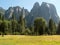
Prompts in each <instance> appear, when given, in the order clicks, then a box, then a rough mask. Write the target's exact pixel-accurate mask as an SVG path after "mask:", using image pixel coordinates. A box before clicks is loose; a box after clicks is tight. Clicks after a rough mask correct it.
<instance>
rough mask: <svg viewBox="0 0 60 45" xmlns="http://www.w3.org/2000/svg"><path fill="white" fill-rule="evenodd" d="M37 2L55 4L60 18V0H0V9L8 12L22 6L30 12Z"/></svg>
mask: <svg viewBox="0 0 60 45" xmlns="http://www.w3.org/2000/svg"><path fill="white" fill-rule="evenodd" d="M35 2H39V4H40V5H41V3H42V2H47V3H52V4H54V5H55V7H56V10H57V13H58V15H59V17H60V0H0V7H2V8H4V9H6V10H7V9H8V8H9V7H14V6H20V7H24V8H25V9H28V10H29V11H30V10H31V9H32V7H33V5H34V3H35Z"/></svg>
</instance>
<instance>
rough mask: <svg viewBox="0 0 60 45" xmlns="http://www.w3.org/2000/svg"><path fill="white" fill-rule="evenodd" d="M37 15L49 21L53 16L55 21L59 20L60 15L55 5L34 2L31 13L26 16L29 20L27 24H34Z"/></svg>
mask: <svg viewBox="0 0 60 45" xmlns="http://www.w3.org/2000/svg"><path fill="white" fill-rule="evenodd" d="M36 17H43V18H44V19H46V21H47V22H48V21H49V19H50V18H52V19H53V21H54V22H55V23H58V22H59V16H58V14H57V12H56V8H55V6H54V5H53V4H50V3H46V2H43V3H42V4H41V6H40V5H39V3H38V2H36V3H35V4H34V6H33V8H32V10H31V12H30V14H29V15H28V16H27V17H26V20H27V21H28V23H27V25H28V26H30V25H31V24H33V22H34V19H35V18H36Z"/></svg>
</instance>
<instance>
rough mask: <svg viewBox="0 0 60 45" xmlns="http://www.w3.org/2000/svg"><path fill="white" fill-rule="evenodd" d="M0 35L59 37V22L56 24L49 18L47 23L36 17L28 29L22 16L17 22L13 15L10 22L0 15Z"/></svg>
mask: <svg viewBox="0 0 60 45" xmlns="http://www.w3.org/2000/svg"><path fill="white" fill-rule="evenodd" d="M0 35H60V22H59V23H58V24H56V23H55V22H54V21H53V19H51V18H50V19H49V22H47V21H46V20H45V19H44V18H42V17H37V18H36V19H35V20H34V23H33V25H31V26H30V27H28V26H27V25H26V20H25V18H23V15H21V16H20V17H19V20H18V21H17V20H16V19H15V16H14V14H13V15H12V19H11V20H6V19H5V18H4V16H3V15H2V14H1V13H0Z"/></svg>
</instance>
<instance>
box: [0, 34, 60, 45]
mask: <svg viewBox="0 0 60 45" xmlns="http://www.w3.org/2000/svg"><path fill="white" fill-rule="evenodd" d="M0 45H60V36H58V35H52V36H21V35H5V36H4V37H2V36H0Z"/></svg>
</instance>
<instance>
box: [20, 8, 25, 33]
mask: <svg viewBox="0 0 60 45" xmlns="http://www.w3.org/2000/svg"><path fill="white" fill-rule="evenodd" d="M24 12H25V11H24V8H23V9H22V11H21V14H20V18H19V27H20V32H21V34H24V32H25V13H24Z"/></svg>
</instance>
